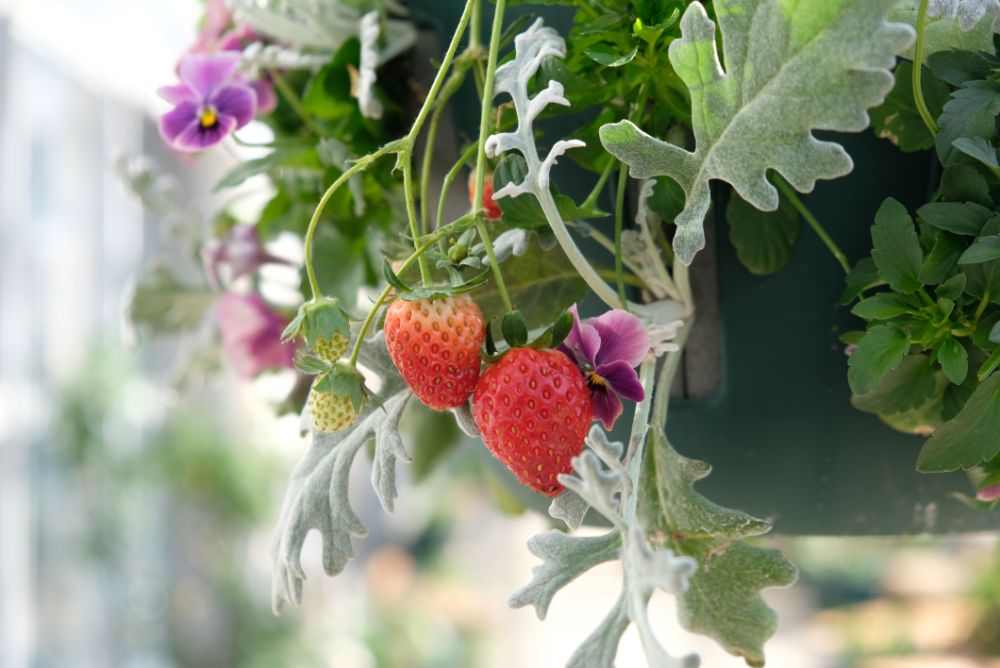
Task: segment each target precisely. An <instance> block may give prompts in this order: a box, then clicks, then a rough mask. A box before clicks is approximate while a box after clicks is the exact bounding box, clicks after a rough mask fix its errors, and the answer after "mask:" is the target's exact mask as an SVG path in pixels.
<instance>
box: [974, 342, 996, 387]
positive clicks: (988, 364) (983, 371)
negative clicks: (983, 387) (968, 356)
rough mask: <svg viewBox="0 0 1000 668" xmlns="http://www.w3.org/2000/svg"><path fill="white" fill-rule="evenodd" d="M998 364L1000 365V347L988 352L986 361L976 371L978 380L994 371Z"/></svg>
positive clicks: (983, 378)
mask: <svg viewBox="0 0 1000 668" xmlns="http://www.w3.org/2000/svg"><path fill="white" fill-rule="evenodd" d="M998 366H1000V348H997V349H995V350H994V351H993V352H992V353H990V356H989V357H987V358H986V361H985V362H983V363H982V365H981V366H980V367H979V371H977V372H976V377H977V378H979V380H980V381H983V380H985V379H986V377H987V376H989V375H990V374H991V373H993V372H994V371H996V369H997V367H998Z"/></svg>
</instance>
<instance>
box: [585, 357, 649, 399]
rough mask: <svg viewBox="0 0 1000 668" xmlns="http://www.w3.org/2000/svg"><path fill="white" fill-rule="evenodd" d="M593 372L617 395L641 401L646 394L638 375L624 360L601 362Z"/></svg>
mask: <svg viewBox="0 0 1000 668" xmlns="http://www.w3.org/2000/svg"><path fill="white" fill-rule="evenodd" d="M594 373H595V374H596V375H597V376H598V377H600V378H601V379H603V380H604V382H605V383H607V385H608V387H609V388H611V390H612V391H613V392H614V393H615V394H617V395H619V396H622V397H625V398H626V399H631V400H632V401H642V400H643V398H644V397H645V396H646V392H645V390H643V388H642V383H640V382H639V375H638V374H637V373H636V372H635V369H633V368H632V367H631V366H629V363H628V362H626V361H625V360H615V361H614V362H611V363H609V364H602V365H601V366H599V367H597V368H596V369H594Z"/></svg>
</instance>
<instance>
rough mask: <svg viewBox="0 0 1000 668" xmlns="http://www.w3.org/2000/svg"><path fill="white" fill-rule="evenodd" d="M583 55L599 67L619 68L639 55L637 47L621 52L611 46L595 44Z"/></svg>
mask: <svg viewBox="0 0 1000 668" xmlns="http://www.w3.org/2000/svg"><path fill="white" fill-rule="evenodd" d="M584 53H585V54H586V55H587V57H588V58H590V59H591V60H593V61H594V62H595V63H598V64H599V65H604V66H605V67H621V66H622V65H627V64H628V63H631V62H632V60H634V59H635V55H636V54H637V53H639V47H638V46H633V47H632V48H631V49H629V50H627V51H624V52H623V51H621V50H620V49H619V48H617V47H615V46H614V45H612V44H595V45H594V46H592V47H590V48H589V49H587V50H585V51H584Z"/></svg>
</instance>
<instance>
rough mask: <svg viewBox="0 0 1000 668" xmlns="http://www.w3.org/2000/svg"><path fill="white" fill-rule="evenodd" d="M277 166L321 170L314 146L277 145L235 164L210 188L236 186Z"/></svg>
mask: <svg viewBox="0 0 1000 668" xmlns="http://www.w3.org/2000/svg"><path fill="white" fill-rule="evenodd" d="M278 167H298V168H302V169H309V170H313V171H315V172H317V173H319V172H321V171H322V165H321V164H320V162H319V156H318V155H317V154H316V150H315V149H314V148H312V147H309V146H289V147H279V148H276V149H274V150H273V151H271V152H270V153H268V154H267V155H265V156H262V157H260V158H255V159H253V160H246V161H244V162H241V163H239V164H237V165H236V166H235V167H233V168H232V169H230V170H229V171H228V172H226V173H225V174H224V175H223V177H222V178H221V179H219V182H218V183H216V184H215V187H214V188H213V189H212V190H213V192H218V191H220V190H223V189H225V188H232V187H234V186H238V185H240V184H241V183H243V182H244V181H246V180H247V179H249V178H250V177H251V176H256V175H258V174H263V173H264V172H269V171H271V170H272V169H276V168H278Z"/></svg>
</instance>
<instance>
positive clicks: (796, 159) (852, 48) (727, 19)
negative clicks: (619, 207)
mask: <svg viewBox="0 0 1000 668" xmlns="http://www.w3.org/2000/svg"><path fill="white" fill-rule="evenodd" d="M894 3H895V0H840V1H839V2H830V1H829V0H803V1H801V2H796V3H788V2H779V1H778V0H741V1H737V0H716V2H715V3H714V6H715V12H716V15H717V16H718V17H719V26H720V29H721V32H722V44H723V48H724V53H723V54H722V56H723V57H722V58H720V54H719V53H718V50H717V41H716V26H715V24H714V23H713V22H712V21H711V20H709V18H708V15H707V13H706V12H705V8H704V7H703V6H702V5H701V3H699V2H692V3H691V4H690V5H689V6H688V8H687V10H686V11H685V13H684V17H683V18H682V19H681V32H682V37H681V38H680V39H678V40H675V41H674V42H673V43H672V44H671V45H670V62H671V64H672V65H673V67H674V69H675V71H676V72H677V74H678V75H679V76H680V77H681V79H682V80H683V81H684V83H685V84H686V85H687V87H688V90H689V91H690V94H691V106H692V114H691V118H692V125H693V130H694V137H695V150H694V152H688V151H686V150H684V149H683V148H681V147H679V146H675V145H673V144H669V143H667V142H664V141H660V140H658V139H655V138H653V137H651V136H649V135H648V134H646V133H644V132H643V131H642V130H640V129H639V128H637V127H636V126H635V125H634V124H632V123H631V122H629V121H620V122H618V123H613V124H608V125H605V126H603V127H602V128H601V130H600V136H601V142H602V143H603V144H604V147H605V148H606V149H607V150H608V151H609V152H611V153H612V154H613V155H615V157H617V158H619V159H621V160H622V161H624V162H626V163H628V165H629V168H630V173H631V175H632V176H634V177H636V178H650V177H654V176H660V175H666V176H670V177H671V178H673V179H674V180H675V181H677V183H678V184H680V186H681V187H682V188H683V189H684V192H685V193H686V195H687V201H686V203H685V206H684V210H683V211H682V212H681V214H680V215H679V216H678V217H677V219H676V222H677V234H676V235H675V237H674V250H675V251H676V253H677V256H678V257H679V258H680V259H681V260H682V261H683V262H684V263H686V264H690V262H691V261H692V260H693V259H694V256H695V254H696V253H697V252H698V251H699V250H700V249H701V248H703V247H704V245H705V232H704V229H703V227H702V224H703V221H704V218H705V214H706V213H707V212H708V208H709V205H710V203H711V197H710V191H709V182H710V181H711V180H713V179H720V180H724V181H727V182H729V183H731V184H732V185H733V187H734V188H735V189H736V191H737V192H738V193H739V194H740V196H741V197H742V198H743V199H744V200H746V201H747V202H749V203H750V204H752V205H754V206H755V207H757V208H758V209H761V210H763V211H774V210H775V209H776V208H777V207H778V202H779V200H778V192H777V190H775V188H774V187H773V186H772V185H771V184H770V183H769V182H768V180H767V171H768V170H769V169H774V170H776V171H778V172H779V173H780V174H781V175H782V176H783V177H784V178H785V180H787V181H788V182H789V183H791V184H792V185H793V186H794V187H795V188H796V189H797V190H799V191H801V192H810V191H811V190H812V189H813V186H814V184H815V182H816V180H817V179H830V178H836V177H838V176H843V175H844V174H847V173H848V172H850V171H851V168H852V167H853V164H852V162H851V159H850V157H849V156H848V155H847V152H846V151H844V149H843V147H841V146H840V145H839V144H836V143H833V142H829V141H819V140H817V139H816V138H815V137H814V136H813V135H812V131H813V130H815V129H823V130H836V131H841V132H858V131H860V130H863V129H864V128H865V127H866V126H867V125H868V114H867V113H866V112H865V110H866V109H867V108H869V107H872V106H875V105H877V104H880V103H881V102H882V100H883V99H885V96H886V94H887V93H888V92H889V90H890V89H891V88H892V84H893V78H892V75H891V74H890V72H889V71H888V70H889V68H890V67H892V65H893V64H894V61H895V54H896V53H897V52H899V51H900V50H902V49H904V48H905V47H906V46H908V45H909V44H910V42H911V41H912V39H913V31H912V30H911V29H910V28H909V27H908V26H905V25H902V24H891V23H887V22H886V20H885V13H886V11H887V10H888V9H889V8H890V7H891V6H892V5H893V4H894ZM759 35H768V39H758V38H755V37H754V36H759ZM720 59H721V60H724V61H725V63H726V69H725V70H723V69H722V67H721V65H720ZM792 101H794V103H792Z"/></svg>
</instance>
